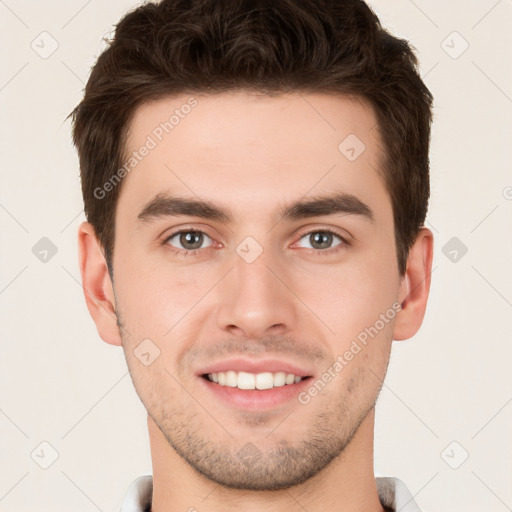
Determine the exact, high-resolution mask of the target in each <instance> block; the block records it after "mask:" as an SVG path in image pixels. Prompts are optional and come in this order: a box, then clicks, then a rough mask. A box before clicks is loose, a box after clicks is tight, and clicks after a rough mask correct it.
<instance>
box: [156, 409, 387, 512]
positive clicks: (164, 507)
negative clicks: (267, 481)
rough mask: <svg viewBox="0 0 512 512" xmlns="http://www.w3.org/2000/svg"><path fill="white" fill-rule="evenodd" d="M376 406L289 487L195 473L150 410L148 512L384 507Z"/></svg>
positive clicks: (343, 511)
mask: <svg viewBox="0 0 512 512" xmlns="http://www.w3.org/2000/svg"><path fill="white" fill-rule="evenodd" d="M374 419H375V409H372V410H371V411H370V412H369V414H368V415H367V416H366V418H365V419H364V420H363V422H362V423H361V425H360V427H359V429H358V431H357V432H356V434H355V435H354V437H353V438H352V440H351V442H350V443H349V444H348V445H347V446H346V448H345V449H344V451H343V452H342V453H341V454H340V455H339V456H338V457H336V458H335V459H334V460H332V461H331V463H330V464H328V465H327V466H326V467H325V468H324V469H323V470H322V471H320V472H319V473H317V474H316V475H315V476H313V477H312V478H310V479H308V480H306V481H305V482H303V483H301V484H298V485H296V486H293V487H290V488H288V489H283V490H277V491H254V490H243V489H230V488H225V487H223V486H221V485H219V484H217V483H215V482H212V481H211V480H209V479H207V478H206V477H205V476H203V475H202V474H200V473H198V472H197V471H196V470H195V469H194V468H193V467H191V466H190V465H189V464H188V463H187V462H186V461H185V460H184V459H182V458H181V457H180V456H179V455H178V454H177V453H176V452H175V450H174V449H173V448H172V446H171V445H170V444H169V443H168V441H167V439H166V438H165V437H164V435H163V434H162V432H161V431H160V429H159V428H158V426H157V425H156V423H155V422H154V420H153V419H152V418H151V417H150V416H148V430H149V437H150V446H151V458H152V463H153V499H152V507H151V512H178V511H179V512H183V511H190V512H221V511H222V512H235V511H239V510H240V504H241V503H243V509H244V512H261V511H264V512H283V511H286V512H304V510H307V511H308V512H324V511H325V510H336V511H340V512H356V511H357V512H362V511H365V512H370V511H371V512H383V510H384V509H383V507H382V505H381V503H380V501H379V497H378V493H377V485H376V482H375V476H374V472H373V428H374Z"/></svg>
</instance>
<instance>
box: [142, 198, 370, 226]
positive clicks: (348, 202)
mask: <svg viewBox="0 0 512 512" xmlns="http://www.w3.org/2000/svg"><path fill="white" fill-rule="evenodd" d="M336 214H343V215H356V216H360V217H362V218H364V219H366V220H368V221H370V222H373V221H374V220H375V215H374V213H373V211H372V210H371V208H370V207H369V206H368V205H367V204H365V203H364V202H363V201H361V200H360V199H358V198H357V197H356V196H354V195H352V194H346V193H335V194H331V195H327V196H316V197H313V198H310V199H307V200H298V201H295V202H293V203H291V204H289V205H286V206H284V207H283V208H282V209H281V210H280V211H279V212H278V213H277V215H276V218H275V220H276V222H281V221H283V220H298V219H305V218H309V217H317V216H325V215H336ZM186 215H188V216H193V217H201V218H204V219H209V220H216V221H220V222H222V223H226V224H231V223H232V222H233V220H234V219H233V215H232V214H231V212H230V211H229V210H227V209H225V208H224V207H222V206H221V205H218V204H215V203H212V202H210V201H206V200H200V199H193V198H187V197H178V196H171V195H168V194H157V195H156V196H155V197H153V199H151V200H150V201H149V202H148V203H147V204H146V205H145V206H144V207H143V209H142V210H141V212H140V213H139V215H138V217H137V219H138V221H139V222H149V221H152V220H156V219H159V218H165V217H176V216H186Z"/></svg>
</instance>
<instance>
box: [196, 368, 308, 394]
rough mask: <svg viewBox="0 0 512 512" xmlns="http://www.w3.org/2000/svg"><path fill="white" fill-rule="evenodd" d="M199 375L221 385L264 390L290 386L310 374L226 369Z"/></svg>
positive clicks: (305, 378)
mask: <svg viewBox="0 0 512 512" xmlns="http://www.w3.org/2000/svg"><path fill="white" fill-rule="evenodd" d="M201 377H202V378H203V379H205V380H207V381H209V382H213V383H215V384H218V385H219V386H221V387H230V388H238V389H244V390H253V389H258V390H265V389H272V388H279V387H282V386H291V385H292V384H298V383H299V382H301V381H303V380H307V379H310V378H311V376H310V375H307V376H300V375H295V374H294V373H286V372H276V373H272V372H261V373H256V374H255V373H249V372H236V371H234V370H228V371H225V372H213V373H203V374H202V375H201Z"/></svg>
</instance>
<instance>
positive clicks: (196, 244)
mask: <svg viewBox="0 0 512 512" xmlns="http://www.w3.org/2000/svg"><path fill="white" fill-rule="evenodd" d="M202 236H203V235H202V233H198V232H196V231H187V232H186V233H182V234H181V240H180V242H181V243H182V245H183V246H184V247H187V248H188V249H192V250H193V249H199V248H200V247H201V245H202ZM190 244H192V246H193V247H190Z"/></svg>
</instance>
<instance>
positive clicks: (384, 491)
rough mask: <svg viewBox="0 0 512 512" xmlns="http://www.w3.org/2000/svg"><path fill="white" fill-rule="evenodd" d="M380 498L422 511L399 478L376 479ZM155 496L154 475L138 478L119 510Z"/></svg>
mask: <svg viewBox="0 0 512 512" xmlns="http://www.w3.org/2000/svg"><path fill="white" fill-rule="evenodd" d="M375 481H376V482H377V491H378V494H379V500H380V502H381V504H382V506H383V507H387V508H388V509H390V510H391V511H392V512H421V510H420V508H419V507H418V505H417V504H416V502H415V501H414V498H413V497H412V496H411V493H410V492H409V490H408V489H407V487H406V486H405V484H404V483H403V482H402V481H401V480H400V479H398V478H395V477H387V476H381V477H377V478H376V479H375ZM152 497H153V476H152V475H143V476H139V477H138V478H136V479H135V480H134V481H133V482H132V483H131V484H130V486H129V487H128V491H127V492H126V494H125V496H124V498H123V501H122V504H121V507H120V508H119V511H118V512H149V511H150V509H151V499H152Z"/></svg>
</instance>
